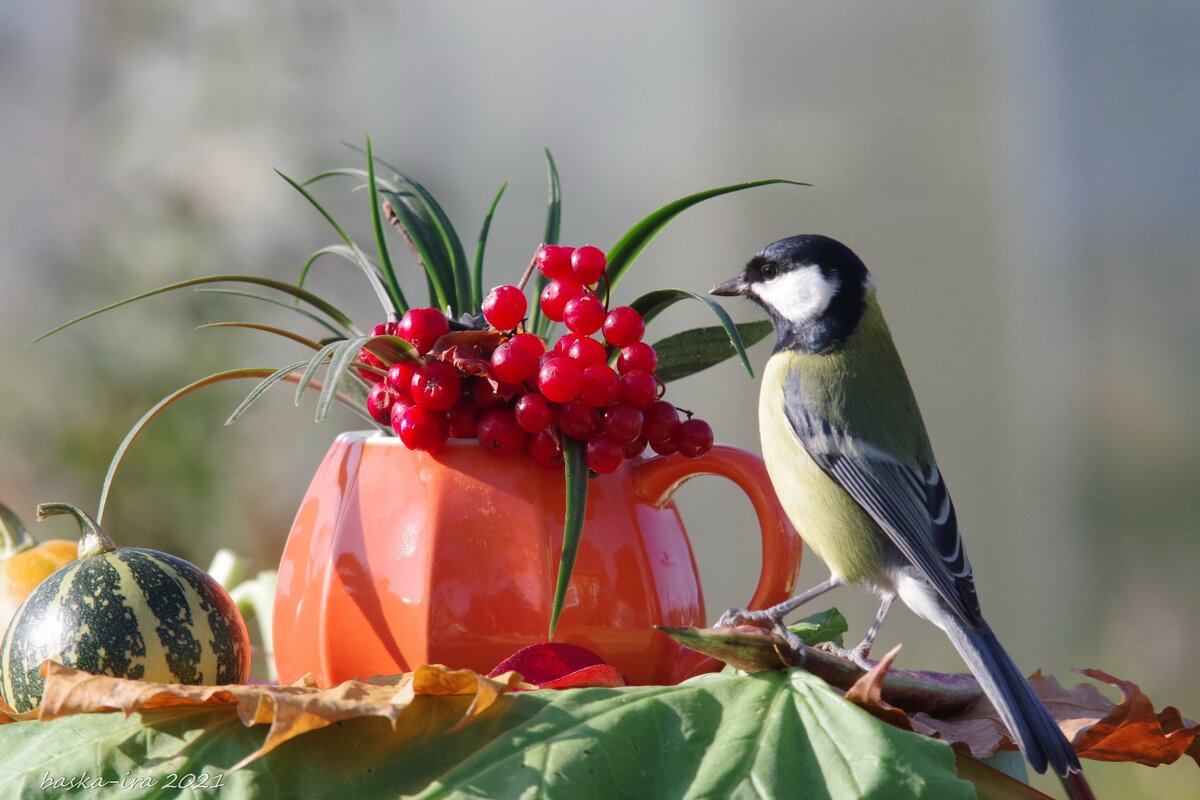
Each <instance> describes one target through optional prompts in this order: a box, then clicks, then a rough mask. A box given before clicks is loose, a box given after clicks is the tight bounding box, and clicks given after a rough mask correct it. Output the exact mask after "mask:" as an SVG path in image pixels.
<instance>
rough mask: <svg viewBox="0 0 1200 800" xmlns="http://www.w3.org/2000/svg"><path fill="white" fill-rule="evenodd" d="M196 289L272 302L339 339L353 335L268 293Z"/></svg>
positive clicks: (202, 292) (206, 292)
mask: <svg viewBox="0 0 1200 800" xmlns="http://www.w3.org/2000/svg"><path fill="white" fill-rule="evenodd" d="M195 291H196V293H197V294H224V295H229V296H231V297H248V298H250V299H251V300H259V301H261V302H264V303H270V304H271V305H276V306H279V307H280V308H286V309H287V310H288V311H293V312H295V313H297V314H300V315H302V316H305V317H307V318H308V319H311V320H312V321H313V322H315V323H317V324H318V325H320V326H321V327H322V328H324V329H325V330H327V331H329V332H330V333H332V334H333V335H334V336H336V337H338V338H339V339H349V338H350V337H351V336H352V335H353V334H352V333H351V332H350V331H349V330H347V329H345V328H339V327H338V326H337V325H334V324H333V323H332V322H330V321H329V320H327V319H325V318H324V317H321V316H318V315H317V314H314V313H313V312H311V311H309V310H308V309H307V308H301V307H300V306H296V305H292V304H291V303H285V302H283V301H282V300H276V299H275V298H274V297H267V296H266V295H263V294H255V293H254V292H242V291H238V290H237V289H196V290H195Z"/></svg>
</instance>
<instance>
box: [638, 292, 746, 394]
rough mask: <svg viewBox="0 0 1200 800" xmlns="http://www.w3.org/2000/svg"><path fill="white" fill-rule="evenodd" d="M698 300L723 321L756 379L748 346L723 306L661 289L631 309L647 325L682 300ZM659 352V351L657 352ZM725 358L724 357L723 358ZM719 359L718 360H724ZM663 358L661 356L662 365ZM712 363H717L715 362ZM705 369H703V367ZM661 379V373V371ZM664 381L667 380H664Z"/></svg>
mask: <svg viewBox="0 0 1200 800" xmlns="http://www.w3.org/2000/svg"><path fill="white" fill-rule="evenodd" d="M688 299H691V300H698V301H699V302H701V303H703V304H704V305H706V306H708V307H709V308H710V309H712V312H713V313H714V314H716V315H717V319H718V320H720V321H721V329H722V330H724V332H725V335H726V337H727V338H728V342H729V345H730V346H731V347H732V348H733V352H734V354H736V355H737V357H738V359H739V360H740V361H741V362H742V366H743V367H745V368H746V372H748V373H750V377H751V378H753V377H754V368H753V367H751V366H750V359H749V358H748V357H747V356H746V346H745V345H744V344H743V343H742V336H741V334H740V333H739V332H738V329H737V326H736V325H734V324H733V320H732V319H730V318H729V312H727V311H726V310H725V309H724V308H722V307H721V304H720V303H718V302H716V301H715V300H713V299H712V298H711V297H707V296H705V295H702V294H697V293H696V292H689V291H687V290H685V289H659V290H657V291H653V292H647V293H646V294H644V295H642V296H641V297H639V298H638V299H636V300H634V301H633V302H632V303H630V304H629V305H630V307H631V308H633V309H634V310H636V311H637V312H638V313H640V314H641V315H642V319H643V320H645V321H646V322H647V323H649V322H650V320H652V319H654V318H655V317H657V316H658V315H659V314H661V313H662V312H663V311H665V310H667V309H668V308H670V307H671V306H673V305H674V304H675V303H678V302H679V301H680V300H688ZM655 352H657V351H655ZM723 358H724V357H723ZM723 358H722V359H718V360H723ZM661 360H662V356H659V361H660V363H661ZM712 363H714V364H715V363H716V362H715V361H714V362H712ZM701 369H703V367H701ZM660 377H661V371H660ZM663 380H664V381H665V380H667V379H666V378H663Z"/></svg>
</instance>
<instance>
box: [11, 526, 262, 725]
mask: <svg viewBox="0 0 1200 800" xmlns="http://www.w3.org/2000/svg"><path fill="white" fill-rule="evenodd" d="M55 514H69V515H71V516H73V517H74V518H75V519H76V520H77V521H78V522H79V526H80V529H81V531H82V538H81V539H80V541H79V559H78V560H77V561H73V562H71V563H70V564H67V565H66V566H64V567H62V568H60V569H59V570H58V571H57V572H54V573H53V574H52V575H50V576H49V577H48V578H46V580H45V581H43V582H42V583H41V584H40V585H39V586H38V587H37V589H35V590H34V591H33V593H32V594H31V595H29V597H28V598H26V600H25V602H24V603H22V604H21V607H20V608H19V609H17V612H16V614H15V615H14V616H13V619H12V622H11V623H10V624H9V626H8V630H7V631H6V632H5V634H4V641H3V644H2V645H0V694H3V696H4V700H5V702H7V703H8V704H9V706H11V707H12V708H13V709H14V710H16V711H19V712H25V711H31V710H33V709H35V708H37V707H38V706H39V705H40V704H41V697H42V690H43V687H44V684H43V680H42V678H41V676H40V674H39V670H40V668H41V666H42V664H43V663H44V662H45V661H46V660H47V659H52V660H54V661H57V662H59V663H61V664H65V665H67V666H70V667H74V668H76V669H81V670H85V671H87V672H91V673H94V674H97V675H110V676H112V677H117V678H135V679H139V680H146V681H156V682H162V683H187V684H214V685H215V684H227V683H244V682H245V681H246V679H247V678H248V677H249V675H250V641H249V637H248V636H247V633H246V624H245V622H244V621H243V620H242V615H241V614H240V613H239V612H238V609H237V606H236V605H235V604H234V602H233V600H231V599H230V597H229V594H228V593H227V592H226V591H225V590H224V589H223V588H222V587H221V585H220V584H218V583H217V582H216V581H215V580H213V579H212V578H211V577H209V576H208V575H207V574H206V573H205V572H204V571H203V570H201V569H200V568H199V567H196V566H195V565H193V564H190V563H188V562H187V561H184V560H183V559H181V558H177V557H175V556H172V555H168V554H167V553H161V552H159V551H157V550H150V549H146V548H141V547H117V546H116V545H115V544H114V543H113V540H112V539H111V538H110V537H109V536H108V534H106V533H105V532H104V531H103V530H102V529H101V528H100V526H99V525H98V524H97V523H96V522H95V520H93V519H92V518H91V517H90V516H88V514H86V513H85V512H83V511H81V510H79V509H77V508H75V507H74V506H70V505H68V504H66V503H45V504H43V505H41V506H38V519H39V520H42V519H44V518H45V517H47V516H51V515H55Z"/></svg>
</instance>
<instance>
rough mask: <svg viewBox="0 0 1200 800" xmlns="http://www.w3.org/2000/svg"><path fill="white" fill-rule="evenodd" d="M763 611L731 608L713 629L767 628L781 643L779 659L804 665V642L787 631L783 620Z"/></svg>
mask: <svg viewBox="0 0 1200 800" xmlns="http://www.w3.org/2000/svg"><path fill="white" fill-rule="evenodd" d="M770 612H771V610H770V609H767V610H765V611H747V610H746V609H742V608H731V609H729V610H728V611H726V612H725V613H724V614H722V615H721V617H720V619H718V620H717V623H716V624H715V625H713V627H714V628H736V627H737V626H739V625H753V626H755V627H758V628H768V629H770V630H771V631H772V632H773V633H775V634H776V635H777V636H779V638H781V639H783V642H782V643H781V644H780V647H779V655H780V657H781V658H782V659H783V660H784V661H785V662H786V663H788V664H789V665H791V666H797V667H798V666H801V665H802V664H803V663H804V651H805V648H806V645H805V644H804V640H803V639H801V638H800V637H799V636H797V635H796V634H795V633H793V632H792V631H790V630H789V629H788V626H787V625H785V624H784V623H783V618H782V617H780V616H778V615H776V614H772V613H770Z"/></svg>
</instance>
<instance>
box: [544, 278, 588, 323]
mask: <svg viewBox="0 0 1200 800" xmlns="http://www.w3.org/2000/svg"><path fill="white" fill-rule="evenodd" d="M581 294H583V284H582V283H580V282H579V281H577V280H575V279H574V278H570V277H567V278H559V279H558V280H553V281H550V282H549V283H547V284H546V288H545V289H542V297H541V302H542V313H543V314H545V315H546V319H548V320H551V321H553V322H562V321H563V309H564V308H565V307H566V305H567V303H568V302H569V301H571V300H574V299H575V298H576V297H578V296H579V295H581Z"/></svg>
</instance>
